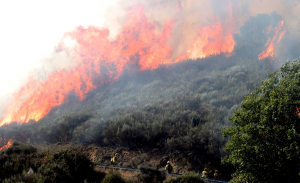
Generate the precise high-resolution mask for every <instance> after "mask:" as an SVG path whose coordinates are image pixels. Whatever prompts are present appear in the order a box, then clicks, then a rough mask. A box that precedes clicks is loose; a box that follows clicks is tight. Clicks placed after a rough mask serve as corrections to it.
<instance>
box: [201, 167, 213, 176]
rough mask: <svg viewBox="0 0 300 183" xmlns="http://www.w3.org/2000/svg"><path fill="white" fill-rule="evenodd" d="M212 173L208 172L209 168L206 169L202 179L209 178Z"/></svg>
mask: <svg viewBox="0 0 300 183" xmlns="http://www.w3.org/2000/svg"><path fill="white" fill-rule="evenodd" d="M210 173H211V171H209V170H208V168H204V171H203V172H202V178H208V174H210Z"/></svg>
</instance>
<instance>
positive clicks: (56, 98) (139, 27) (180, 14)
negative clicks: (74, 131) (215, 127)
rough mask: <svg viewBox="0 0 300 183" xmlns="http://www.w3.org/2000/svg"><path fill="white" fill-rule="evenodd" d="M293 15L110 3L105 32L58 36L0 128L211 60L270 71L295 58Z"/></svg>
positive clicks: (277, 8) (267, 8)
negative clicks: (129, 78) (135, 78)
mask: <svg viewBox="0 0 300 183" xmlns="http://www.w3.org/2000/svg"><path fill="white" fill-rule="evenodd" d="M299 8H300V4H299V5H298V4H297V1H283V0H282V1H279V0H278V1H273V0H264V1H262V0H261V1H259V0H254V1H249V0H248V1H238V0H233V1H222V3H220V1H217V0H211V1H196V0H186V1H184V0H177V1H174V0H153V1H146V0H145V1H130V3H129V2H128V1H118V3H117V4H116V5H115V6H114V7H112V8H111V9H109V10H108V12H107V15H106V17H107V21H106V23H105V25H106V28H103V27H100V28H99V27H96V26H89V27H81V26H79V27H77V28H76V29H75V30H73V31H71V32H67V33H65V36H64V38H63V39H62V40H61V42H60V43H58V44H57V47H56V50H55V53H53V54H52V55H51V56H50V57H49V58H50V59H48V60H47V61H45V62H44V66H43V67H42V68H43V69H44V70H43V69H41V70H39V71H40V72H37V74H36V76H37V77H36V76H35V77H34V76H33V77H30V78H29V79H28V82H27V83H26V84H25V85H23V86H22V87H20V90H19V91H18V92H16V93H15V94H14V95H13V97H12V99H11V101H10V103H9V105H8V106H7V107H5V112H4V114H3V116H2V118H1V119H0V126H3V125H6V124H10V123H12V122H18V123H29V122H30V121H36V122H38V121H39V120H41V119H43V117H45V116H47V114H48V113H49V112H50V111H51V110H53V109H54V108H57V107H59V106H61V105H62V104H64V103H68V102H70V97H69V95H70V94H72V95H74V96H76V97H77V99H78V100H80V101H84V100H85V99H86V97H87V96H88V95H89V94H90V92H92V91H95V90H96V89H97V88H99V87H101V86H103V85H106V84H109V85H111V84H113V83H115V82H118V81H119V80H120V78H121V76H122V75H123V74H124V73H127V74H128V73H129V75H130V73H141V72H145V71H152V70H155V69H158V68H160V67H170V66H172V65H174V64H177V63H181V62H184V61H186V60H189V59H190V60H196V62H204V60H202V59H207V58H213V57H217V56H220V58H222V59H221V60H222V61H220V60H218V62H226V61H227V58H230V59H232V60H235V59H245V60H248V61H249V62H256V61H258V60H259V56H260V55H265V56H264V57H263V56H261V59H262V61H261V62H268V63H270V64H274V63H275V62H276V61H277V60H278V59H280V60H281V61H285V60H287V59H295V58H297V57H299V53H298V52H297V51H295V46H297V45H298V44H299V34H300V32H299V29H298V28H297V27H300V25H298V24H299V22H300V21H299V19H300V18H299V16H297V12H299V11H298V10H299ZM270 45H271V46H270ZM296 48H297V47H296ZM232 63H233V62H232ZM234 63H236V62H234ZM225 64H226V63H225ZM228 64H229V63H228ZM277 64H278V63H277ZM279 64H280V63H279ZM244 72H247V71H244ZM234 105H235V104H234ZM230 108H231V107H230Z"/></svg>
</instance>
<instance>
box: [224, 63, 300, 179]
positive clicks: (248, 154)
mask: <svg viewBox="0 0 300 183" xmlns="http://www.w3.org/2000/svg"><path fill="white" fill-rule="evenodd" d="M299 109H300V60H294V61H293V62H290V61H287V62H286V63H285V64H284V65H283V66H282V67H281V68H280V70H275V71H274V72H268V77H267V78H266V79H265V80H263V81H261V84H260V86H259V87H256V88H255V90H254V92H252V93H250V94H249V95H247V96H245V98H244V100H243V101H242V103H241V108H240V109H238V110H235V111H234V114H233V116H232V117H230V118H229V119H230V121H231V122H232V123H233V125H231V126H230V127H227V128H225V129H223V132H222V133H223V136H225V137H230V140H229V142H228V144H227V145H226V147H225V149H226V150H229V151H230V152H231V155H230V156H227V157H225V158H224V159H223V162H224V163H230V164H233V166H234V167H235V169H236V171H235V173H234V174H233V180H232V181H233V182H241V181H242V180H243V179H244V180H245V181H247V182H283V181H284V182H295V180H298V179H299V172H300V166H299V164H300V159H299V157H300V156H299V155H300V153H299V150H300V117H299V112H300V110H299Z"/></svg>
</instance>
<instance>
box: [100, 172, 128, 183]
mask: <svg viewBox="0 0 300 183" xmlns="http://www.w3.org/2000/svg"><path fill="white" fill-rule="evenodd" d="M126 182H127V181H126V180H125V179H124V178H123V177H122V175H121V173H120V172H119V171H116V170H114V169H110V170H109V173H108V174H107V175H106V176H105V178H104V179H103V180H102V182H101V183H126ZM130 182H131V181H128V183H130Z"/></svg>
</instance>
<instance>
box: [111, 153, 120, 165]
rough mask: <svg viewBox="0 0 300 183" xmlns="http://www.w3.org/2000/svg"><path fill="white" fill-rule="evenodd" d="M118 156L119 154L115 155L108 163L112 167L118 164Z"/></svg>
mask: <svg viewBox="0 0 300 183" xmlns="http://www.w3.org/2000/svg"><path fill="white" fill-rule="evenodd" d="M118 156H119V153H116V154H115V156H114V157H113V158H111V160H110V162H111V164H112V165H117V164H118Z"/></svg>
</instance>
